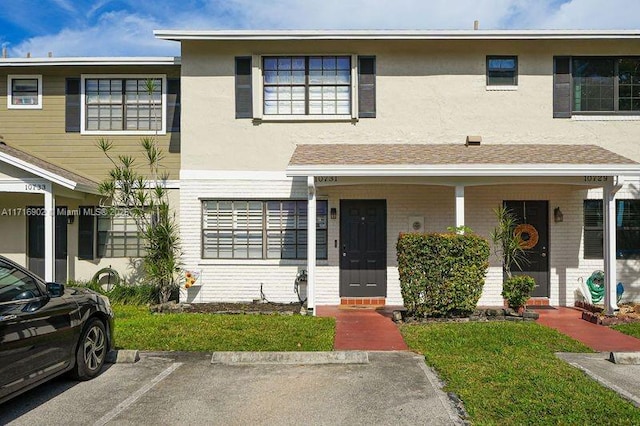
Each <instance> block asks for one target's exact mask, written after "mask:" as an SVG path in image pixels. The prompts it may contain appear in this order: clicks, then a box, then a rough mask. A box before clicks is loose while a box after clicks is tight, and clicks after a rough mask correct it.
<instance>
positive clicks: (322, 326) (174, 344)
mask: <svg viewBox="0 0 640 426" xmlns="http://www.w3.org/2000/svg"><path fill="white" fill-rule="evenodd" d="M113 309H114V311H115V317H116V320H115V345H116V348H118V349H140V350H153V351H155V350H161V351H330V350H332V349H333V338H334V335H335V319H333V318H318V317H307V316H300V315H294V316H284V315H211V314H151V313H150V312H149V309H148V308H146V307H144V306H129V305H114V307H113Z"/></svg>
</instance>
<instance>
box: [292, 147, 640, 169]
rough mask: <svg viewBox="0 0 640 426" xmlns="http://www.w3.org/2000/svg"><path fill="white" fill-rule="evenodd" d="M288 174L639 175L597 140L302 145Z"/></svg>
mask: <svg viewBox="0 0 640 426" xmlns="http://www.w3.org/2000/svg"><path fill="white" fill-rule="evenodd" d="M286 172H287V175H288V176H360V177H362V176H401V177H408V176H424V177H429V176H431V177H455V176H457V177H474V176H476V177H480V176H482V177H515V176H536V177H543V176H547V177H563V176H564V177H576V176H640V163H638V162H636V161H633V160H631V159H629V158H626V157H624V156H621V155H619V154H616V153H615V152H612V151H609V150H607V149H604V148H602V147H600V146H597V145H571V144H563V145H557V144H556V145H552V144H548V145H547V144H489V145H485V144H483V145H478V146H466V145H463V144H300V145H297V146H296V149H295V151H294V152H293V154H292V156H291V160H290V161H289V165H288V166H287V170H286Z"/></svg>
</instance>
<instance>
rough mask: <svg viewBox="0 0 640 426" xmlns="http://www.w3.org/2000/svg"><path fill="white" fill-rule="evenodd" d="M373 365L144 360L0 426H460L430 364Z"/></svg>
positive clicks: (8, 417)
mask: <svg viewBox="0 0 640 426" xmlns="http://www.w3.org/2000/svg"><path fill="white" fill-rule="evenodd" d="M368 358H369V362H368V363H365V364H341V363H339V364H328V365H317V364H312V365H285V364H243V365H222V364H212V363H211V354H169V353H161V354H146V355H144V356H143V357H142V360H141V361H140V362H138V363H136V364H112V365H109V366H108V368H107V369H106V370H105V371H104V372H103V373H102V374H101V375H100V376H99V377H97V378H96V379H94V380H92V381H89V382H82V383H78V382H73V381H69V380H66V379H64V378H62V379H56V380H54V381H52V382H50V383H48V384H45V385H42V386H40V387H38V388H36V389H33V390H31V391H29V392H27V393H25V394H23V395H21V396H19V397H17V398H16V399H14V400H11V401H9V402H7V403H5V404H3V405H1V406H0V424H6V423H8V424H11V425H30V426H32V425H57V424H59V425H71V424H78V425H79V424H82V425H88V424H94V425H103V424H114V425H116V424H117V425H127V424H131V425H134V424H135V425H139V424H149V425H150V424H154V425H157V424H166V425H174V424H181V425H182V424H225V425H227V424H238V425H239V424H302V423H306V424H412V425H415V424H433V425H440V424H442V425H445V424H447V425H449V424H460V423H461V421H460V418H459V416H458V415H457V413H456V411H455V408H454V407H453V405H452V403H451V401H450V400H449V399H448V398H447V396H446V394H445V393H444V392H442V391H441V390H440V384H439V382H438V380H437V378H436V377H435V375H434V374H433V372H432V371H431V370H430V369H428V368H427V367H426V366H425V364H424V360H423V359H422V358H421V357H419V356H417V355H416V354H413V353H411V352H404V351H402V352H369V353H368Z"/></svg>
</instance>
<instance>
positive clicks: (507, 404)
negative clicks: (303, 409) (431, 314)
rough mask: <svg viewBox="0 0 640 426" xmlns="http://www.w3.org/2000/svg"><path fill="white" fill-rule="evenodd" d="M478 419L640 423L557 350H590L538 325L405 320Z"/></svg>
mask: <svg viewBox="0 0 640 426" xmlns="http://www.w3.org/2000/svg"><path fill="white" fill-rule="evenodd" d="M401 330H402V334H403V335H404V338H405V340H406V342H407V344H408V345H409V347H410V348H412V349H413V350H415V351H418V352H420V353H422V354H424V355H425V357H426V360H427V364H429V365H431V366H433V367H434V368H435V369H436V370H437V371H438V373H439V375H440V377H441V378H442V379H443V380H444V381H445V382H446V384H447V385H446V391H450V392H454V393H456V394H457V395H458V396H459V397H460V398H461V399H462V400H463V402H464V405H465V408H466V410H467V412H468V413H469V416H470V417H471V420H472V422H473V423H474V424H500V425H505V424H509V425H523V424H562V425H564V424H576V425H586V424H615V425H626V424H640V410H639V409H637V408H635V407H634V406H633V405H632V404H631V403H629V402H627V401H626V400H624V399H622V398H621V397H619V396H618V395H617V394H616V393H614V392H613V391H610V390H608V389H606V388H604V387H602V386H600V385H599V384H597V383H596V382H595V381H593V380H592V379H590V378H588V377H587V376H586V375H585V374H584V373H582V372H581V371H579V370H578V369H576V368H573V367H571V366H569V365H568V364H566V363H565V362H564V361H562V360H560V359H558V358H556V357H555V355H554V353H555V352H591V350H589V349H588V348H587V347H585V346H584V345H582V344H581V343H579V342H577V341H575V340H572V339H570V338H569V337H566V336H564V335H561V334H560V333H558V332H556V331H555V330H552V329H549V328H545V327H543V326H540V325H538V324H536V323H511V322H489V323H464V324H459V323H458V324H452V323H448V324H429V325H405V326H403V327H402V329H401Z"/></svg>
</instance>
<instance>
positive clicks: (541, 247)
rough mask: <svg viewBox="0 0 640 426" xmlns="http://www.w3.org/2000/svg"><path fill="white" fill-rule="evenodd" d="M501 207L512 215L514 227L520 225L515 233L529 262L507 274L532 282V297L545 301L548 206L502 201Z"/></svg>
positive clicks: (540, 202) (547, 275) (546, 295)
mask: <svg viewBox="0 0 640 426" xmlns="http://www.w3.org/2000/svg"><path fill="white" fill-rule="evenodd" d="M504 205H505V207H506V208H508V209H510V210H511V211H512V212H513V213H514V215H515V216H516V219H517V223H518V224H519V225H520V224H522V225H524V226H521V227H520V228H517V229H518V230H519V232H520V238H521V239H522V241H523V244H524V246H525V247H527V249H526V250H525V252H526V254H527V259H528V261H529V262H528V263H527V262H525V264H524V265H522V271H520V270H519V269H518V268H517V267H513V268H512V269H511V271H512V273H513V274H514V275H522V274H526V275H529V276H531V277H533V278H534V279H535V280H536V288H535V289H534V290H533V293H532V296H533V297H549V256H548V254H549V202H548V201H505V202H504ZM526 225H529V226H526ZM536 240H537V241H536Z"/></svg>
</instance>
